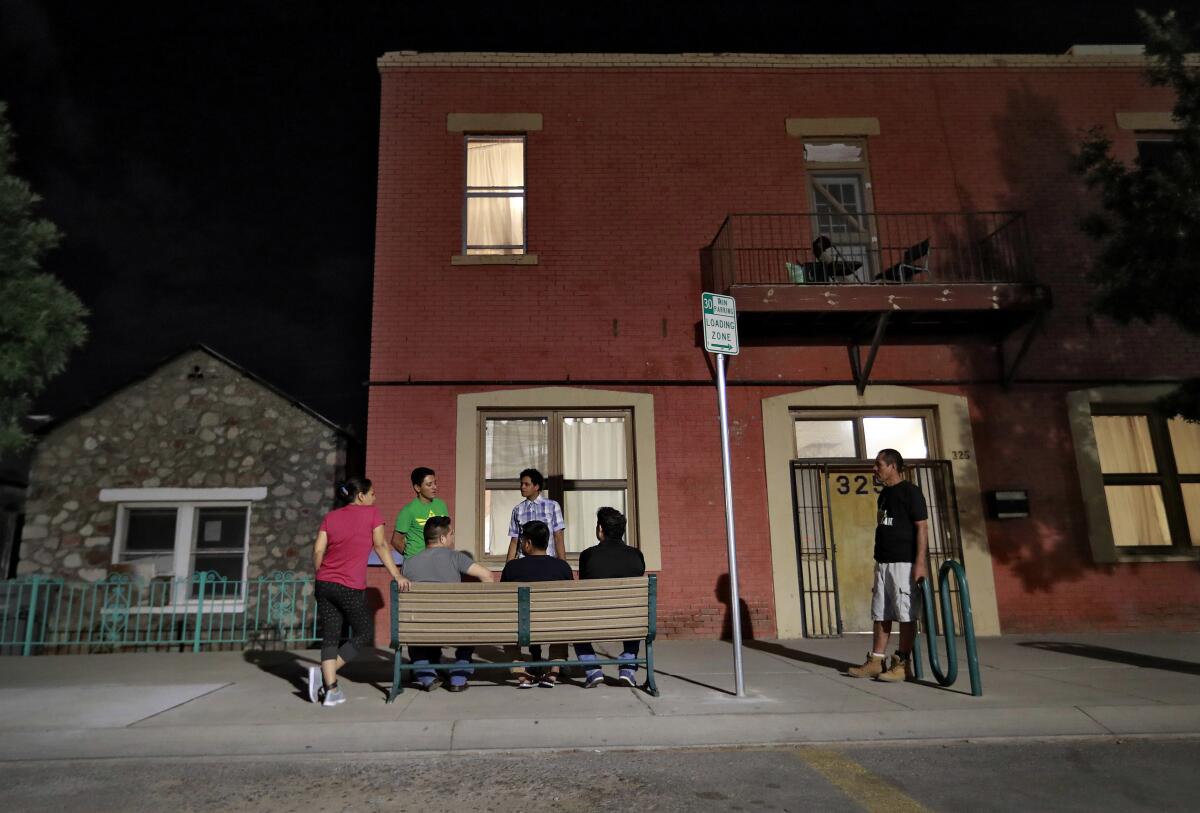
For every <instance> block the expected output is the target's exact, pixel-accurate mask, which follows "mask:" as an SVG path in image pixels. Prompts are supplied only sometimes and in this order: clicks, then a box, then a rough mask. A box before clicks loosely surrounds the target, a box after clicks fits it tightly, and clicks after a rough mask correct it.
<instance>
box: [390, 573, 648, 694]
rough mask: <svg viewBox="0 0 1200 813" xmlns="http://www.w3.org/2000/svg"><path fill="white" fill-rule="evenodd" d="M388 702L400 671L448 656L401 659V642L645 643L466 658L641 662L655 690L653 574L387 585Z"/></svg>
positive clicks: (398, 689)
mask: <svg viewBox="0 0 1200 813" xmlns="http://www.w3.org/2000/svg"><path fill="white" fill-rule="evenodd" d="M391 598H392V601H391V607H390V609H389V615H390V617H391V633H392V640H391V648H392V649H393V650H394V652H395V655H394V658H393V668H392V689H391V691H390V692H389V693H388V698H387V702H389V703H391V702H392V701H394V700H395V699H396V697H397V696H398V695H399V694H401V693H402V692H403V691H404V687H403V685H402V679H403V675H404V673H405V672H411V671H414V670H416V669H418V668H420V669H434V670H439V671H449V670H451V669H456V668H458V667H457V666H456V664H454V663H439V664H428V665H425V664H422V665H421V666H420V667H417V666H414V665H413V664H411V663H405V662H404V657H403V647H405V646H413V645H416V646H431V647H455V646H488V645H500V646H503V645H515V646H529V645H530V644H541V645H543V646H545V645H548V644H574V643H576V642H584V641H588V642H596V641H632V640H635V639H636V640H641V641H644V642H645V650H644V652H643V653H641V654H640V655H639V657H637V658H635V659H633V660H630V659H625V660H621V659H618V658H596V659H595V660H588V661H581V660H579V659H574V660H571V659H568V660H565V661H511V662H509V661H504V662H496V661H472V662H471V668H473V669H513V668H516V667H542V666H577V667H583V668H594V667H597V666H610V665H618V666H624V665H629V664H637V665H639V666H644V667H645V668H646V682H645V684H644V685H643V687H642V688H643V689H645V691H646V692H647V693H649V694H650V695H652V696H654V697H658V686H657V685H656V684H655V682H654V638H655V633H656V629H655V627H656V620H655V617H656V615H657V611H658V577H657V576H656V575H654V574H650V575H647V576H638V577H635V578H628V579H588V580H584V581H571V582H567V581H558V582H492V583H489V584H476V583H473V582H465V583H458V584H433V583H428V582H423V583H414V584H413V586H412V589H411V590H409V591H407V592H404V593H401V592H400V590H399V588H398V587H397V586H396V583H395V582H392V588H391Z"/></svg>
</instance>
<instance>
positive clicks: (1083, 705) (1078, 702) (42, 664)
mask: <svg viewBox="0 0 1200 813" xmlns="http://www.w3.org/2000/svg"><path fill="white" fill-rule="evenodd" d="M868 644H869V641H868V639H867V638H865V637H861V636H849V637H846V638H843V639H839V640H819V641H811V640H801V641H778V642H776V641H754V642H748V643H747V646H746V647H745V648H744V657H743V660H744V670H745V683H746V695H747V696H746V697H745V698H737V697H734V696H733V685H734V681H733V654H732V648H731V645H730V644H729V643H726V642H719V641H674V640H671V641H662V642H659V644H658V645H657V646H656V647H655V665H656V666H657V667H658V669H657V676H658V685H659V689H660V690H661V692H662V696H661V697H658V698H654V697H650V696H649V695H647V694H645V693H644V692H641V691H635V690H631V689H628V688H621V687H618V686H615V685H606V686H603V687H600V688H596V689H591V690H585V689H583V688H582V687H581V686H580V685H579V684H578V683H576V682H572V681H567V682H564V683H563V684H560V685H559V686H558V687H557V688H554V689H540V688H539V689H534V690H530V691H517V690H516V689H515V688H512V687H511V686H510V685H504V684H502V683H501V682H500V681H501V680H503V678H504V673H503V672H502V671H500V670H487V671H480V672H476V674H475V677H474V678H473V680H472V684H471V690H470V691H468V692H465V693H462V694H451V693H449V692H446V691H444V690H441V691H437V692H433V693H428V694H427V693H424V692H420V691H416V690H414V689H411V688H406V689H405V691H404V693H403V694H402V695H401V696H400V698H399V699H398V700H397V701H396V702H395V703H394V704H392V705H390V706H389V705H386V704H385V703H384V697H385V693H386V689H387V686H388V685H389V683H390V679H391V667H390V660H385V659H384V657H382V653H381V654H380V657H378V658H376V659H375V660H368V659H367V658H364V659H363V661H361V662H357V663H355V664H352V665H351V666H350V667H348V668H347V669H346V670H345V672H344V677H343V679H342V681H341V682H342V686H343V689H344V690H345V692H346V695H347V697H348V698H349V701H348V702H347V703H345V704H344V705H341V706H338V707H336V708H329V709H327V708H323V707H319V706H314V705H312V704H310V703H308V702H307V700H306V699H305V698H306V695H305V691H304V687H303V674H304V672H305V667H307V666H308V665H309V664H310V663H313V662H314V661H313V659H314V657H315V656H316V654H317V653H316V651H315V650H301V651H299V652H296V653H289V652H247V653H240V652H237V653H234V652H226V653H202V654H192V653H128V654H115V655H66V656H38V657H32V658H21V657H4V658H0V669H2V670H3V676H4V677H3V680H2V681H0V732H3V734H4V736H3V737H2V738H0V761H12V760H28V759H73V758H101V757H158V756H164V757H165V756H170V757H178V756H234V755H269V754H297V753H301V754H302V753H320V752H329V751H337V752H447V751H487V750H502V751H511V750H513V749H516V748H555V749H570V748H626V747H670V746H676V747H686V746H720V745H758V744H780V743H806V742H848V741H849V742H852V741H866V740H903V739H912V738H919V739H963V738H969V739H980V738H989V737H1050V736H1072V735H1076V736H1079V735H1085V736H1086V735H1099V736H1113V735H1155V734H1163V735H1176V734H1196V735H1200V635H1196V634H1170V635H1167V634H1162V635H1157V634H1156V635H1147V634H1136V635H1134V634H1128V635H1072V634H1062V635H1053V636H1005V637H1001V638H984V639H980V641H979V653H980V665H981V672H982V678H983V696H982V697H977V698H976V697H971V694H970V684H969V680H968V677H967V670H966V661H965V656H962V655H960V660H959V680H958V683H956V684H955V686H954V687H952V688H950V689H943V688H941V687H939V686H937V685H936V684H935V683H933V682H932V680H929V681H927V682H926V683H924V684H884V683H878V682H876V681H867V680H855V679H852V678H849V677H847V676H845V675H844V674H841V672H842V671H844V669H845V667H846V666H847V665H849V664H851V663H860V662H861V661H862V659H863V656H864V652H865V650H866V648H867V645H868ZM960 651H961V649H960ZM481 654H482V655H484V656H487V655H489V654H490V653H489V652H488V650H481V652H480V653H477V656H476V657H477V658H478V657H479V656H480V655H481ZM494 654H497V655H498V654H499V653H498V652H497V653H494ZM926 670H927V672H926V676H927V677H929V673H928V664H926Z"/></svg>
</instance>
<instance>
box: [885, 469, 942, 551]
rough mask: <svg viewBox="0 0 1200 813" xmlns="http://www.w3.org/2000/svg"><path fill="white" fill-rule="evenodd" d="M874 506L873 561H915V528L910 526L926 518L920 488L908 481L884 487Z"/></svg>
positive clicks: (927, 513)
mask: <svg viewBox="0 0 1200 813" xmlns="http://www.w3.org/2000/svg"><path fill="white" fill-rule="evenodd" d="M877 505H878V507H879V512H878V516H879V524H878V525H877V526H876V527H875V561H876V562H914V561H916V558H917V528H916V526H915V525H914V524H913V523H914V522H920V521H921V520H923V519H928V518H929V511H928V510H927V509H926V507H925V495H923V494H922V493H921V489H919V488H917V487H916V486H915V485H913V484H912V483H910V482H909V481H908V480H901V481H900V482H899V483H896V485H894V486H884V487H883V491H881V492H879V501H878V503H877Z"/></svg>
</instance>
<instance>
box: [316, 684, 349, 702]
mask: <svg viewBox="0 0 1200 813" xmlns="http://www.w3.org/2000/svg"><path fill="white" fill-rule="evenodd" d="M345 702H346V695H344V694H342V690H341V689H339V688H338V687H336V686H335V687H333V688H332V689H328V690H327V691H326V692H325V700H324V702H323V703H322V704H321V705H323V706H337V705H340V704H342V703H345Z"/></svg>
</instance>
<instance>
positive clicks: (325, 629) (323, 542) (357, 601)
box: [308, 477, 409, 706]
mask: <svg viewBox="0 0 1200 813" xmlns="http://www.w3.org/2000/svg"><path fill="white" fill-rule="evenodd" d="M338 497H339V501H340V502H342V503H343V505H342V507H341V508H338V509H336V510H334V511H330V512H329V513H328V514H326V515H325V519H324V520H323V521H322V522H321V530H320V531H318V532H317V543H316V546H315V548H314V549H313V565H314V567H315V568H316V572H317V584H316V596H317V616H318V618H319V620H320V625H321V665H320V666H319V667H318V666H310V667H309V669H308V699H309V700H311V701H312V702H314V703H322V704H323V705H326V706H336V705H338V704H339V703H345V702H346V695H344V694H343V693H342V690H341V689H340V688H339V687H338V683H337V673H338V670H339V669H341V668H342V667H343V666H345V665H346V663H348V662H349V661H351V660H353V659H354V656H355V655H357V654H358V652H359V650H361V649H362V648H363V647H366V646H370V645H371V644H372V643H373V642H374V637H375V636H374V631H375V624H374V620H373V619H372V618H371V612H370V610H368V609H367V558H368V557H369V556H370V555H371V550H372V548H374V550H375V552H376V553H377V554H378V555H379V559H380V561H381V562H383V566H384V567H386V568H387V569H388V573H390V574H391V576H392V578H393V579H395V580H396V584H397V585H398V586H399V587H400V589H401V590H408V588H409V581H408V579H406V578H404V576H403V575H401V573H400V570H399V569H398V568H397V567H396V565H395V563H394V562H392V554H391V550H390V548H389V547H388V542H387V539H386V538H385V537H384V535H383V516H382V515H381V514H380V513H379V510H378V509H377V508H376V507H375V489H374V487H373V486H372V485H371V481H370V480H368V479H367V478H365V477H351V478H350V479H349V480H347V481H346V482H345V483H342V484H340V485H339V486H338ZM346 621H349V622H350V630H351V637H350V640H348V641H346V643H344V644H342V645H341V646H340V647H339V646H338V641H339V639H340V638H341V635H342V625H343V623H345V622H346Z"/></svg>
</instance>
